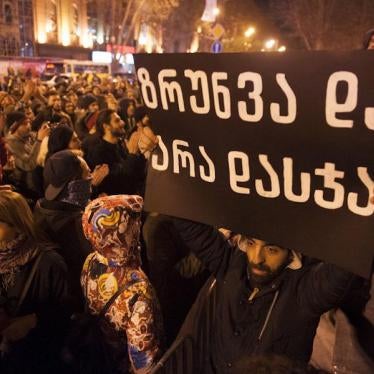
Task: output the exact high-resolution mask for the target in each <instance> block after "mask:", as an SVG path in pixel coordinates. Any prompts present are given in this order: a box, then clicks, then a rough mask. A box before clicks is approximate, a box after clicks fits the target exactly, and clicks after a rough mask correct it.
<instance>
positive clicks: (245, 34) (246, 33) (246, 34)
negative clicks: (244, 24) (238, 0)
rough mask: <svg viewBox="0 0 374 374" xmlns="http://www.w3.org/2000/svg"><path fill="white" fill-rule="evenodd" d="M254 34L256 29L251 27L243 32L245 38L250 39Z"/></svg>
mask: <svg viewBox="0 0 374 374" xmlns="http://www.w3.org/2000/svg"><path fill="white" fill-rule="evenodd" d="M255 32H256V29H255V28H254V27H252V26H250V27H248V29H247V30H245V33H244V36H245V37H246V38H250V37H251V36H252V35H253V34H254V33H255Z"/></svg>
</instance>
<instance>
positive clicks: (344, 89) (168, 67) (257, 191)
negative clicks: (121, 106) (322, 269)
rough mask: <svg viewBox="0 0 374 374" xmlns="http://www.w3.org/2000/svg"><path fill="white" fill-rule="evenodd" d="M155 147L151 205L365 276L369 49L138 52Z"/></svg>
mask: <svg viewBox="0 0 374 374" xmlns="http://www.w3.org/2000/svg"><path fill="white" fill-rule="evenodd" d="M135 63H136V67H137V76H138V79H139V84H140V87H141V92H142V96H143V99H144V103H145V105H146V106H147V107H148V109H149V112H150V115H151V118H152V122H153V123H154V127H155V132H156V133H158V134H159V135H160V147H159V149H158V150H157V151H156V153H155V154H154V155H153V156H152V158H151V161H150V167H149V171H148V181H147V190H146V200H145V201H146V209H147V210H148V211H156V212H159V213H164V214H169V215H174V216H179V217H183V218H188V219H192V220H196V221H201V222H205V223H209V224H212V225H215V226H217V227H227V228H230V229H231V230H234V231H235V232H240V233H244V234H248V235H250V236H252V237H254V238H259V239H263V240H266V241H269V242H272V243H277V244H278V245H281V246H283V247H286V248H291V249H296V250H300V251H302V252H304V253H306V254H308V255H310V256H314V257H317V258H320V259H323V260H326V261H328V262H333V263H336V264H337V265H340V266H341V267H343V268H346V269H349V270H351V271H354V272H356V273H358V274H361V275H366V276H367V275H368V273H369V269H370V266H371V261H372V259H373V252H374V251H373V248H374V205H371V204H370V203H369V196H370V195H371V193H372V191H373V189H374V75H373V74H372V66H374V53H371V52H370V51H356V52H344V53H343V52H336V53H333V52H289V53H286V54H284V53H253V54H221V55H212V54H186V55H181V54H175V55H173V54H164V55H137V56H136V57H135Z"/></svg>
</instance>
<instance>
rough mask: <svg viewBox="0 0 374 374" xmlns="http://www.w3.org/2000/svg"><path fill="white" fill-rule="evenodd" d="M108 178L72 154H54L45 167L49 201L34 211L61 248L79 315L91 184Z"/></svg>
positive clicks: (46, 193) (40, 204) (42, 226)
mask: <svg viewBox="0 0 374 374" xmlns="http://www.w3.org/2000/svg"><path fill="white" fill-rule="evenodd" d="M104 169H105V166H104ZM104 174H105V173H102V171H100V170H99V171H97V170H96V171H95V172H94V173H92V174H91V172H90V169H89V167H88V165H87V164H86V162H85V161H84V159H83V158H81V157H79V156H77V155H76V154H75V153H73V152H72V151H71V150H62V151H59V152H56V153H54V154H53V155H51V156H50V157H49V158H48V159H47V161H46V164H45V167H44V181H45V184H46V186H47V188H46V190H45V198H44V199H40V200H38V201H37V203H36V206H35V211H34V215H35V220H36V222H37V224H38V226H39V227H41V228H42V229H43V230H44V232H45V233H46V235H48V237H49V238H50V239H51V240H52V241H53V242H55V243H57V244H58V245H59V247H60V254H61V256H62V257H63V258H64V260H65V262H66V264H67V267H68V270H69V281H70V288H71V290H72V294H73V298H74V301H75V309H76V310H77V311H80V310H82V308H83V296H82V293H81V289H80V284H79V279H80V273H81V270H82V266H83V263H84V260H85V259H86V257H87V255H88V254H89V253H90V252H91V246H90V244H89V242H88V241H87V240H86V239H85V237H84V235H83V231H82V226H81V220H82V213H83V210H84V208H85V206H86V205H87V204H88V202H89V200H90V197H91V184H92V183H93V184H97V183H99V182H100V180H101V179H102V178H104Z"/></svg>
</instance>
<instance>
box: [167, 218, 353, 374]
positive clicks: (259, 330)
mask: <svg viewBox="0 0 374 374" xmlns="http://www.w3.org/2000/svg"><path fill="white" fill-rule="evenodd" d="M174 224H175V226H176V228H177V229H178V231H179V233H180V235H181V237H182V239H183V240H184V241H185V243H186V244H187V246H188V247H189V248H190V249H191V250H193V251H194V252H195V254H196V255H197V256H198V257H199V258H200V259H201V260H202V261H203V263H205V265H206V266H207V267H208V268H209V270H210V271H211V272H212V273H213V274H214V275H215V277H216V280H217V281H216V287H217V289H216V300H217V305H216V320H215V321H214V322H213V325H212V326H213V328H212V331H211V332H212V336H211V342H212V343H211V349H210V357H207V361H206V365H205V368H204V371H203V372H204V373H205V374H210V373H229V372H230V368H232V367H233V365H234V363H235V362H237V361H239V360H240V359H242V358H244V357H245V356H248V355H253V354H277V355H282V356H287V357H289V358H291V359H293V360H296V361H303V362H308V360H309V357H310V355H311V351H312V345H313V339H314V335H315V331H316V328H317V325H318V322H319V318H320V316H321V314H322V313H324V312H326V311H328V310H329V309H331V308H333V307H335V306H337V305H338V304H339V302H340V301H341V300H342V299H343V297H344V296H345V294H346V292H347V290H348V289H349V286H350V284H351V282H352V280H353V279H354V276H353V275H352V274H350V273H347V272H345V271H343V270H340V269H338V268H337V267H335V266H333V265H329V264H325V263H322V262H319V261H316V260H312V259H309V258H307V257H304V259H303V266H302V267H301V268H300V269H299V270H291V269H288V268H287V269H285V270H284V271H283V272H282V273H281V275H279V276H278V277H277V278H276V279H275V280H274V281H273V282H272V283H271V284H269V285H268V286H266V287H264V288H263V289H261V290H260V292H259V293H257V294H256V296H255V297H254V298H253V299H252V300H250V295H251V294H252V290H251V287H250V284H249V279H248V272H247V268H248V260H247V256H246V254H245V253H244V252H242V251H240V250H239V249H237V248H236V249H233V248H232V247H231V246H230V245H229V243H228V242H225V241H224V239H223V238H222V236H221V235H220V234H219V233H218V231H216V230H215V229H213V228H211V227H209V226H206V225H202V224H198V223H194V222H190V221H183V220H179V219H174Z"/></svg>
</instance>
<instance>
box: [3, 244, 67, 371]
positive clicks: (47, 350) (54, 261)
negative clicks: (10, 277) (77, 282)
mask: <svg viewBox="0 0 374 374" xmlns="http://www.w3.org/2000/svg"><path fill="white" fill-rule="evenodd" d="M40 248H41V250H42V254H41V258H40V262H39V264H38V267H37V268H36V272H35V274H34V277H33V280H32V282H31V285H30V287H29V290H28V292H27V293H26V296H25V299H24V302H23V303H22V305H21V307H20V309H19V312H18V313H17V315H16V316H17V317H20V316H25V315H28V314H33V313H35V314H36V316H37V324H36V327H35V328H34V329H32V330H31V331H30V332H29V334H28V335H27V336H26V337H25V338H24V339H22V340H20V341H18V342H16V343H13V344H12V346H11V350H10V353H9V354H8V355H7V356H5V357H4V359H3V360H1V361H0V371H1V372H2V373H8V372H9V373H21V372H38V373H47V372H50V370H53V368H55V365H56V364H57V361H58V358H59V354H60V349H61V347H62V343H63V336H64V334H65V329H66V328H67V326H68V321H69V316H70V313H71V307H70V304H69V302H68V295H69V291H68V284H67V269H66V265H65V263H64V261H63V259H62V258H61V256H60V255H59V254H58V253H57V252H56V251H55V250H54V249H53V248H52V247H50V246H49V245H46V244H40ZM34 262H35V259H34V260H32V261H30V262H29V263H28V264H26V265H25V266H23V268H22V269H21V270H20V271H19V272H18V273H17V274H16V279H15V283H14V286H13V287H11V288H9V289H8V290H5V289H2V287H1V286H0V294H1V296H2V300H3V301H5V300H6V304H5V310H6V311H7V313H8V315H9V316H10V317H11V318H14V317H15V315H14V314H13V313H14V309H15V308H16V306H17V304H18V300H19V298H20V295H21V292H22V290H23V286H24V284H25V283H26V280H27V279H28V276H29V274H30V272H31V269H32V267H33V264H34ZM3 307H4V305H3Z"/></svg>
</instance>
